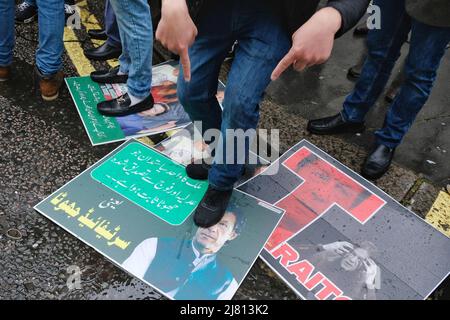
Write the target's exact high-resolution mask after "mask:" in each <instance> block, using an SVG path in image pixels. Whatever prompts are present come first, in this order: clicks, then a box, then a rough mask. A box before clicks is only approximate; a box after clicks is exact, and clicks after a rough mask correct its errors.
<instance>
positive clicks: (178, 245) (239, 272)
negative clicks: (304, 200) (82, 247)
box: [35, 140, 284, 300]
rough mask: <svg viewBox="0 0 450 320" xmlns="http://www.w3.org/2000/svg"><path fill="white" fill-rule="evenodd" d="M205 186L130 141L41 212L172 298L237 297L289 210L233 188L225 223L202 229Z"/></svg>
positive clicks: (47, 201) (48, 201)
mask: <svg viewBox="0 0 450 320" xmlns="http://www.w3.org/2000/svg"><path fill="white" fill-rule="evenodd" d="M158 170H159V172H158ZM113 179H114V180H113ZM173 182H175V186H174V187H173V188H172V185H173V184H172V183H173ZM205 186H206V183H200V184H197V182H192V181H191V180H189V179H188V178H187V176H186V174H185V172H184V167H183V166H182V165H180V164H177V163H176V162H174V161H173V160H171V159H170V158H168V157H166V156H165V155H163V154H160V153H159V152H158V151H156V150H155V149H151V148H150V147H147V146H146V145H144V144H142V143H140V142H138V141H136V140H130V141H128V142H125V143H124V144H123V145H121V146H120V147H119V148H117V149H116V150H114V151H113V152H111V153H110V154H109V155H107V156H106V157H104V158H103V159H101V160H100V161H98V162H97V163H96V164H94V165H93V166H92V167H90V168H88V169H87V170H86V171H84V172H83V173H81V174H80V175H79V176H77V177H76V178H74V179H73V180H72V181H70V182H68V183H67V184H66V185H64V186H63V187H61V188H60V189H59V190H56V191H55V192H54V193H53V194H52V195H50V196H49V197H47V198H46V199H44V200H42V201H41V202H40V203H39V204H37V205H36V206H35V209H36V210H37V211H38V212H40V213H41V214H43V215H44V216H45V217H47V218H48V219H50V220H51V221H53V222H55V223H56V224H57V225H58V226H60V227H62V228H63V229H65V230H66V231H68V232H69V233H71V234H72V235H73V236H75V237H77V238H78V239H80V240H81V241H83V242H84V243H86V244H87V245H89V246H90V247H92V248H93V249H94V250H96V251H98V252H99V253H101V254H102V255H103V256H104V257H105V258H107V259H109V260H110V261H112V262H113V263H114V264H115V265H117V266H118V267H119V268H121V269H123V270H125V271H127V272H128V273H130V274H131V275H133V276H134V277H136V278H139V279H141V280H142V281H144V282H145V283H147V284H148V285H151V286H153V287H154V288H155V289H156V290H158V291H160V292H161V293H163V294H164V295H165V296H167V297H168V298H170V299H177V300H186V299H190V300H204V299H208V300H223V299H231V298H232V297H233V295H234V294H235V292H236V290H237V289H238V288H239V286H240V285H241V284H242V282H243V280H244V279H245V277H246V275H247V273H248V272H249V270H250V268H251V267H252V265H253V264H254V262H255V261H256V259H257V257H258V256H259V254H260V253H261V250H262V249H263V247H264V244H265V243H266V241H267V239H268V238H269V237H270V236H271V234H272V232H273V231H274V230H275V228H276V227H277V225H278V223H279V221H280V220H281V218H282V216H283V213H284V211H283V210H280V209H278V208H276V207H274V206H271V205H269V204H267V203H266V202H264V201H261V200H259V199H258V198H255V197H253V196H250V195H248V194H246V193H244V192H241V191H238V190H234V192H233V195H232V197H231V200H230V204H229V206H228V208H227V211H226V213H225V215H224V217H223V218H222V220H221V221H220V222H219V223H218V224H217V225H215V226H212V227H210V228H199V227H197V226H195V224H194V222H193V214H192V211H193V209H194V208H195V207H196V206H197V205H198V203H199V201H200V199H201V197H202V195H203V193H204V191H205V190H204V188H205ZM155 197H157V198H158V199H160V201H153V203H152V200H154V199H155ZM163 201H164V202H163ZM158 204H159V207H158ZM167 210H168V211H169V212H170V214H169V212H167Z"/></svg>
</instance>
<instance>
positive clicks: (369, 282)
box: [363, 258, 378, 289]
mask: <svg viewBox="0 0 450 320" xmlns="http://www.w3.org/2000/svg"><path fill="white" fill-rule="evenodd" d="M363 266H364V272H365V277H366V279H365V283H366V286H367V288H368V289H376V285H375V279H376V276H377V271H378V267H377V265H376V263H375V261H373V260H372V259H370V258H368V259H366V260H364V261H363Z"/></svg>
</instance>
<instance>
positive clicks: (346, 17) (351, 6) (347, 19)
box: [327, 0, 370, 38]
mask: <svg viewBox="0 0 450 320" xmlns="http://www.w3.org/2000/svg"><path fill="white" fill-rule="evenodd" d="M369 3H370V0H329V1H328V4H327V7H331V8H334V9H336V10H337V11H339V13H340V14H341V17H342V25H341V29H339V31H338V32H337V33H336V38H338V37H340V36H342V35H343V34H344V33H346V32H347V31H348V30H350V29H351V28H353V27H354V26H355V25H356V24H357V23H358V21H359V20H360V19H361V18H362V17H363V16H364V14H365V13H366V11H367V7H368V6H369Z"/></svg>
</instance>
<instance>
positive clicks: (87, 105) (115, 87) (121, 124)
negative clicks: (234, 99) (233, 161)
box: [66, 61, 225, 146]
mask: <svg viewBox="0 0 450 320" xmlns="http://www.w3.org/2000/svg"><path fill="white" fill-rule="evenodd" d="M178 70H179V66H178V63H177V62H175V61H168V62H164V63H162V64H160V65H157V66H154V67H153V72H152V88H151V93H152V95H153V99H154V101H155V103H154V106H153V108H152V109H150V110H147V111H143V112H139V113H136V114H132V115H128V116H125V117H105V116H103V115H101V114H100V113H99V112H98V111H97V104H98V103H99V102H101V101H104V100H111V99H115V98H117V97H119V96H121V95H123V94H125V93H126V91H127V87H126V84H123V83H114V84H98V83H96V82H94V81H92V80H91V78H90V77H89V76H88V77H73V78H66V83H67V87H68V88H69V92H70V94H71V96H72V99H73V101H74V103H75V107H76V108H77V110H78V113H79V115H80V118H81V120H82V122H83V125H84V127H85V129H86V132H87V134H88V136H89V139H90V141H91V143H92V145H94V146H95V145H100V144H105V143H111V142H115V141H122V140H127V139H130V138H138V137H144V136H151V135H155V134H159V133H163V132H166V131H169V130H174V129H178V128H183V127H185V126H187V125H188V124H189V123H191V120H190V118H189V116H188V114H187V113H186V112H185V111H184V108H183V106H182V105H181V103H180V102H179V101H178V98H177V78H178ZM224 90H225V87H224V86H223V84H222V83H219V87H218V91H217V98H218V100H219V102H221V101H222V99H223V92H224Z"/></svg>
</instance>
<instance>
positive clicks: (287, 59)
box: [271, 49, 295, 81]
mask: <svg viewBox="0 0 450 320" xmlns="http://www.w3.org/2000/svg"><path fill="white" fill-rule="evenodd" d="M294 61H295V55H294V51H292V49H291V50H290V51H289V52H288V53H287V54H286V55H285V56H284V58H283V59H281V61H280V62H279V63H278V65H277V66H276V68H275V69H274V70H273V72H272V76H271V79H272V80H273V81H274V80H277V79H278V78H279V77H280V75H281V74H282V73H283V72H284V71H285V70H286V69H287V68H289V66H290V65H291V64H293V63H294Z"/></svg>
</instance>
